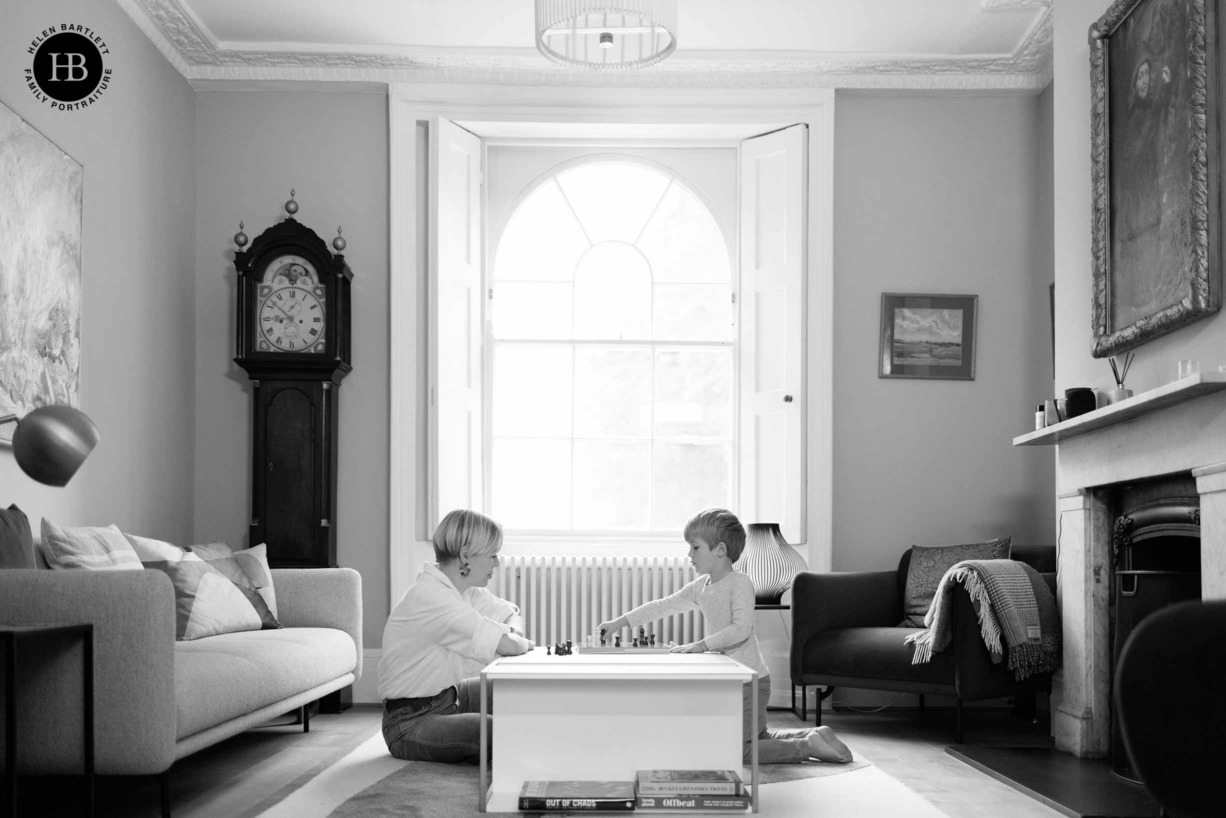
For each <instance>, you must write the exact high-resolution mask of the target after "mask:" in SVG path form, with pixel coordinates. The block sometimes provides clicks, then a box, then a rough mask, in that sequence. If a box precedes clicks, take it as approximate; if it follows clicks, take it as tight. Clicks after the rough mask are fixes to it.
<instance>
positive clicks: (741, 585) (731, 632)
mask: <svg viewBox="0 0 1226 818" xmlns="http://www.w3.org/2000/svg"><path fill="white" fill-rule="evenodd" d="M685 541H686V544H687V545H689V549H690V550H689V556H690V563H691V564H692V565H693V566H694V570H695V572H697V573H698V574H699V577H698V579H696V580H694V581H693V582H690V583H689V584H687V585H686V586H685V587H683V588H682V589H681V590H679V591H677V592H676V593H674V594H671V595H669V596H666V597H664V598H663V599H658V600H656V601H654V602H647V603H645V604H643V605H640V606H638V607H637V608H635V609H634V610H632V611H627V612H626V613H624V614H622V615H621V616H619V617H617V618H616V619H613V620H611V621H609V622H602V623H600V627H599V631H598V632H603V634H604V635H606V636H607V637H608V638H612V636H613V634H614V633H616V632H617V631H619V630H621V629H622V628H626V627H629V628H632V629H633V628H637V627H639V626H640V625H643V624H645V623H647V622H653V621H655V620H657V619H661V618H663V617H665V616H671V615H672V614H676V613H683V612H685V611H692V610H694V609H698V610H700V611H702V617H703V621H704V623H705V625H706V630H707V636H706V638H704V639H702V640H700V641H698V642H691V643H690V644H688V645H679V646H677V647H675V648H673V650H672V652H673V653H702V652H704V651H717V652H719V653H723V654H725V655H727V656H730V657H731V658H733V659H735V660H737V661H738V662H740V663H741V664H743V665H745V666H747V667H750V668H753V669H755V670H757V671H758V726H759V731H760V732H759V733H758V762H759V763H761V764H796V763H799V762H802V761H805V760H807V759H809V758H816V759H818V760H819V761H833V762H836V763H839V764H846V763H847V762H849V761H851V760H852V755H851V750H849V749H848V748H847V745H846V744H844V743H843V742H841V741H839V739H838V738H836V737H835V735H834V731H833V730H831V729H830V728H829V727H824V726H823V727H811V728H807V729H801V730H767V729H766V702H767V700H768V699H769V698H770V693H771V681H770V675H769V674H770V671H769V670H768V669H767V667H766V662H765V661H764V660H763V659H762V652H761V651H760V650H759V649H758V638H757V637H756V636H755V635H754V587H753V580H751V579H750V578H749V577H747V576H746V575H745V574H742V573H741V572H740V571H737V570H735V569H733V567H732V564H733V563H734V562H736V561H737V560H738V559H740V557H741V551H742V550H744V548H745V529H744V528H743V527H742V526H741V521H740V520H738V519H737V518H736V515H735V514H733V513H732V512H731V511H727V510H725V509H722V508H711V509H707V510H706V511H700V512H699V513H698V514H695V515H694V516H693V518H691V519H690V521H689V522H688V523H686V524H685ZM752 701H753V698H752V695H751V691H750V689H749V684H746V685H745V686H744V688H743V690H742V708H743V714H744V720H743V724H744V733H743V736H744V741H745V745H744V759H745V761H746V762H747V763H748V761H749V755H750V748H751V746H752V745H751V744H750V739H751V733H750V730H751V727H750V725H751V724H752V723H753V720H752V715H753V705H752Z"/></svg>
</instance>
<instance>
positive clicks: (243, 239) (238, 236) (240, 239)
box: [234, 219, 247, 250]
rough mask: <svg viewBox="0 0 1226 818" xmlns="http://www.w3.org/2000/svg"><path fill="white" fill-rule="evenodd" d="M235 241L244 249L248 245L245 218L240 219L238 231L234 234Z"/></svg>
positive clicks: (239, 247)
mask: <svg viewBox="0 0 1226 818" xmlns="http://www.w3.org/2000/svg"><path fill="white" fill-rule="evenodd" d="M234 243H235V244H237V245H238V249H240V250H242V249H243V248H244V247H246V246H247V234H246V233H244V232H243V220H242V219H239V220H238V232H237V233H235V234H234Z"/></svg>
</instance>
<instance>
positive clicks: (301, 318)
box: [258, 285, 325, 352]
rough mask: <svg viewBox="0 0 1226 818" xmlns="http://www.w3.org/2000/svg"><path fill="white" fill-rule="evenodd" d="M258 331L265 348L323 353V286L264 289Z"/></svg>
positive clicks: (268, 349)
mask: <svg viewBox="0 0 1226 818" xmlns="http://www.w3.org/2000/svg"><path fill="white" fill-rule="evenodd" d="M262 292H263V296H264V297H263V300H262V301H261V303H260V308H259V313H258V321H259V330H260V331H261V333H262V335H263V337H264V338H265V340H266V341H267V343H268V344H269V347H268V348H266V350H267V351H279V352H310V351H314V352H323V351H324V347H323V344H322V340H323V335H324V331H323V329H324V310H325V304H324V301H323V288H322V287H318V286H312V287H311V288H309V289H308V288H307V287H306V286H293V285H290V286H281V287H273V288H271V289H268V290H263V291H262Z"/></svg>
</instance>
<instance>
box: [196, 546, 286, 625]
mask: <svg viewBox="0 0 1226 818" xmlns="http://www.w3.org/2000/svg"><path fill="white" fill-rule="evenodd" d="M195 550H196V549H195V547H193V548H192V551H193V552H195ZM232 557H233V559H234V560H235V561H237V562H238V564H239V566H240V567H241V568H242V569H243V573H244V574H246V575H247V580H248V582H250V583H251V587H253V588H255V589H256V590H257V591H259V593H260V596H261V597H262V598H263V599H264V603H265V604H266V605H268V610H269V611H271V612H272V615H273V616H276V615H277V594H276V592H274V591H273V587H272V570H271V569H269V567H268V546H267V545H265V544H264V543H260V544H259V545H257V546H255V547H254V548H248V549H247V550H245V551H235V552H234V553H233V555H232ZM210 561H211V560H210Z"/></svg>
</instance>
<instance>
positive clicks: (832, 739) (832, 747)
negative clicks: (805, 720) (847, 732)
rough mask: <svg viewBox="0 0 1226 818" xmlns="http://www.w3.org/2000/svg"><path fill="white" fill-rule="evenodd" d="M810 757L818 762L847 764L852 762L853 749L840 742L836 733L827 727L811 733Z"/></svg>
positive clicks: (813, 730)
mask: <svg viewBox="0 0 1226 818" xmlns="http://www.w3.org/2000/svg"><path fill="white" fill-rule="evenodd" d="M808 742H809V755H811V756H813V757H814V758H816V759H817V760H818V761H830V762H833V763H835V764H846V763H848V762H849V761H851V760H852V755H851V748H849V747H848V746H847V745H846V744H844V743H843V742H841V741H839V738H838V736H836V735H835V734H834V731H833V730H831V729H830V728H829V727H826V726H825V725H823V726H821V727H815V728H813V729H812V730H810V731H809V736H808Z"/></svg>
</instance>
